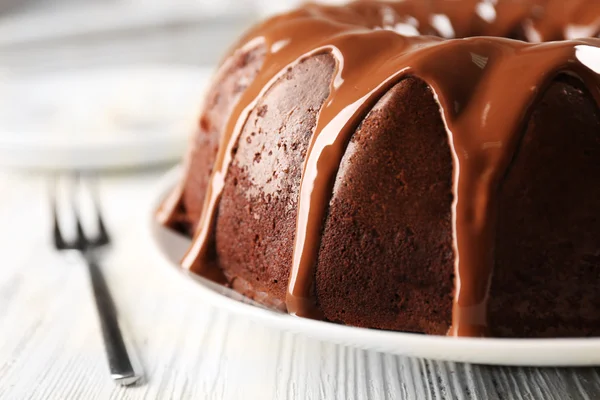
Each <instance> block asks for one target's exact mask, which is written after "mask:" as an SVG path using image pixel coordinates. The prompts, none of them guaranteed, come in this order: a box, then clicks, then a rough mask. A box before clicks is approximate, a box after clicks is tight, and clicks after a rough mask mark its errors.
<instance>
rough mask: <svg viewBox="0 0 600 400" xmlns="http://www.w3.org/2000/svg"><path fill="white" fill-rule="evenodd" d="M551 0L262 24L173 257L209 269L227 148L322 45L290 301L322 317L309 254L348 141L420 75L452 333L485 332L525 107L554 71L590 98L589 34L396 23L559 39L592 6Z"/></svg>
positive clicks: (306, 12)
mask: <svg viewBox="0 0 600 400" xmlns="http://www.w3.org/2000/svg"><path fill="white" fill-rule="evenodd" d="M557 1H558V0H548V1H547V2H542V1H523V2H522V3H521V4H519V5H514V2H513V1H504V2H503V1H499V2H498V4H496V5H495V6H494V5H493V4H492V3H487V2H476V1H472V0H469V1H466V0H465V1H462V2H460V3H458V4H457V2H451V4H452V7H450V5H449V3H450V2H445V1H443V0H433V1H430V2H424V1H407V2H402V3H391V2H380V1H369V2H366V1H365V2H356V3H352V4H350V5H349V6H346V7H325V6H316V5H310V4H309V5H307V6H305V7H304V8H301V9H299V10H297V11H295V12H292V13H289V14H286V15H283V16H279V17H276V18H274V19H271V20H269V21H267V22H266V23H264V24H263V25H261V26H259V27H258V28H257V29H256V30H255V31H253V32H251V33H250V34H249V35H248V36H247V37H246V38H245V39H244V45H243V46H242V50H241V51H244V48H249V47H252V46H255V45H256V43H257V42H260V43H262V44H264V45H265V46H266V48H267V49H270V52H269V53H268V54H267V57H266V59H265V62H264V67H263V68H262V70H261V71H260V73H259V74H258V76H257V78H256V79H255V80H254V82H253V83H252V84H251V85H250V87H249V88H248V89H247V90H246V92H245V93H244V94H243V96H242V98H241V100H240V102H239V104H238V105H237V107H236V109H235V110H234V112H233V114H232V116H231V118H230V120H229V123H228V126H227V127H226V130H225V132H224V135H223V140H222V142H221V146H220V148H219V152H218V154H217V160H216V163H215V166H214V172H213V174H212V176H211V180H210V184H209V188H208V191H207V195H206V199H205V203H204V207H203V213H202V217H201V220H200V223H199V225H198V230H197V232H196V235H195V237H194V241H193V245H192V247H191V249H190V250H189V252H188V254H187V255H186V256H185V257H184V259H183V261H182V265H183V267H185V268H188V269H191V270H193V271H195V272H197V273H200V274H208V273H211V272H214V271H211V269H214V268H217V267H216V266H215V263H214V262H210V261H211V254H213V250H212V248H213V246H214V239H213V238H214V227H215V219H216V213H217V209H218V204H219V200H220V196H221V193H222V190H223V185H224V181H225V179H224V178H225V175H226V174H227V170H228V168H229V165H230V164H231V162H232V157H233V155H232V150H233V148H234V146H235V144H236V143H237V140H238V137H239V135H240V132H241V131H242V128H243V126H244V124H245V123H246V120H247V118H248V115H249V113H250V112H251V110H252V109H253V108H254V106H255V104H256V102H257V100H258V99H260V98H261V96H262V95H263V94H264V93H265V92H266V90H268V89H269V88H270V86H271V85H272V84H273V83H274V82H275V81H276V80H277V79H278V78H279V77H280V76H281V75H282V74H283V73H284V72H285V71H286V70H287V69H288V68H289V67H290V66H291V65H294V64H295V63H298V62H300V61H302V60H303V59H306V58H307V57H311V56H313V55H316V54H321V53H325V52H327V53H331V54H332V55H333V56H334V57H335V59H336V60H337V70H336V73H335V78H334V80H333V81H332V82H331V90H330V95H329V97H328V99H327V100H326V101H325V104H324V106H323V108H322V109H321V111H320V114H319V118H318V122H317V126H316V128H315V131H314V133H313V136H312V138H311V142H310V146H309V151H308V154H307V155H306V159H305V165H304V172H303V176H302V183H301V187H300V196H299V204H298V219H297V228H296V241H295V245H294V258H293V265H292V267H291V271H290V283H289V290H288V295H287V299H286V303H287V308H288V311H289V312H290V313H293V314H297V315H301V316H308V317H316V318H318V317H320V316H321V313H320V312H319V309H318V306H317V301H316V298H315V295H314V282H313V280H314V275H315V264H316V259H317V255H318V254H317V253H318V249H319V243H320V235H321V230H322V225H323V220H324V218H325V214H326V210H327V205H328V203H329V200H330V197H331V192H332V185H333V182H334V179H335V175H336V173H337V170H338V167H339V164H340V161H341V158H342V156H343V154H344V152H345V148H346V145H347V143H348V141H349V140H350V137H351V135H352V134H353V132H354V131H355V129H356V127H357V126H358V124H359V123H360V121H361V120H362V119H363V118H364V116H365V115H366V114H367V113H368V112H369V110H370V109H371V108H372V107H373V105H374V104H375V103H376V102H377V100H379V98H381V96H382V95H383V94H385V92H386V91H387V90H388V89H389V88H391V87H392V86H393V85H394V84H396V83H397V82H398V81H399V80H401V79H403V78H404V77H407V76H417V77H419V78H420V79H422V80H423V81H425V82H426V83H427V84H428V85H429V86H430V87H431V89H432V90H433V92H434V94H435V96H436V99H437V101H438V102H439V105H440V111H441V115H442V117H443V119H444V121H445V124H446V128H447V132H448V140H449V143H450V148H451V151H452V156H453V159H454V188H453V189H454V203H453V210H452V211H453V234H454V250H455V272H456V293H455V299H454V307H453V326H452V328H451V331H450V332H449V334H451V335H456V336H481V335H485V334H486V328H487V316H486V311H487V310H486V309H487V305H486V302H487V297H488V291H489V285H490V281H491V277H492V273H493V266H494V248H493V247H494V239H495V225H496V197H497V196H496V193H497V191H498V189H499V186H500V185H501V181H502V178H503V176H504V175H505V173H506V171H507V168H508V166H509V164H510V162H511V160H512V158H513V156H514V152H515V149H516V148H517V147H518V144H519V141H520V139H521V130H522V128H523V126H524V124H525V122H526V121H527V118H528V113H529V110H531V107H532V105H533V104H534V103H535V101H536V99H537V98H538V97H539V96H540V95H541V94H542V93H543V91H544V89H545V87H546V86H547V85H548V84H549V83H550V82H551V81H552V79H553V78H554V77H555V76H556V75H557V74H559V73H561V72H568V73H571V74H573V75H576V76H578V77H579V78H580V79H582V80H583V81H584V83H585V84H586V86H587V87H588V89H589V90H590V92H591V93H592V94H593V95H594V97H595V98H596V100H597V101H599V102H600V78H599V76H598V75H597V72H600V49H599V48H598V47H600V41H599V40H595V39H585V40H578V41H567V42H555V43H546V44H537V45H534V44H527V43H524V42H520V41H514V40H509V39H502V38H491V37H474V38H469V39H455V40H442V39H440V38H436V37H432V36H415V37H409V36H403V35H401V34H399V33H398V32H408V31H410V29H411V28H412V29H413V30H414V31H416V33H419V32H421V33H426V34H436V35H438V36H443V37H463V36H469V35H472V34H473V33H477V34H486V33H488V32H490V33H492V34H494V35H509V34H510V33H511V32H513V31H514V30H515V26H516V24H517V23H522V26H523V27H529V28H530V32H529V33H530V34H531V32H533V31H532V30H531V29H533V28H535V32H536V34H537V35H538V38H540V39H541V40H545V39H547V38H554V37H556V36H557V35H558V36H560V35H562V36H561V38H562V37H565V36H566V32H567V31H568V30H567V29H566V28H567V27H568V26H569V25H570V24H572V23H577V21H580V20H579V19H578V18H579V16H580V15H581V13H582V10H585V9H586V7H590V5H589V4H588V2H584V1H577V2H576V3H577V4H576V5H574V6H573V7H572V8H570V10H571V11H569V12H568V13H563V14H561V15H556V16H555V18H539V17H538V16H537V13H539V11H540V10H542V11H543V10H544V8H541V9H540V8H536V7H539V6H540V5H543V4H545V5H546V6H547V7H548V8H547V10H551V9H552V7H557V4H559V3H558V2H557ZM459 4H460V7H458V5H459ZM510 4H513V5H512V6H511V5H510ZM561 4H562V3H561ZM488 6H489V7H488ZM482 7H483V8H482ZM485 7H488V8H487V11H486V9H485ZM490 7H491V8H490ZM532 27H533V28H532ZM392 29H393V30H392ZM525 31H526V33H527V30H525Z"/></svg>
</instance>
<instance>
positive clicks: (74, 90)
mask: <svg viewBox="0 0 600 400" xmlns="http://www.w3.org/2000/svg"><path fill="white" fill-rule="evenodd" d="M210 76H211V71H210V70H209V69H205V68H196V67H184V66H181V67H166V66H165V67H160V66H130V67H121V68H114V69H96V70H86V71H77V72H63V73H60V74H51V75H40V76H27V77H25V76H11V75H5V76H0V165H4V166H11V167H21V168H45V169H75V168H77V169H98V168H123V167H135V166H143V165H148V164H157V163H163V162H168V161H173V160H177V159H179V158H180V157H181V155H182V153H183V151H184V149H185V146H186V143H187V139H188V137H189V135H190V133H191V132H193V129H194V125H195V123H196V122H195V120H196V118H197V114H198V111H199V110H200V102H201V99H202V97H203V94H204V93H203V92H204V91H205V88H206V87H207V85H208V82H209V79H210Z"/></svg>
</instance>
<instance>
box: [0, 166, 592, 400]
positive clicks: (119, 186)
mask: <svg viewBox="0 0 600 400" xmlns="http://www.w3.org/2000/svg"><path fill="white" fill-rule="evenodd" d="M161 173H162V171H158V170H157V171H150V172H146V173H142V174H135V175H129V174H125V173H123V174H117V175H112V176H110V177H106V178H104V179H103V180H102V185H101V194H102V197H103V204H104V208H105V213H106V216H107V218H108V222H109V225H110V228H111V230H112V231H113V232H114V234H115V239H116V245H115V246H114V248H113V249H112V251H111V253H110V254H109V255H108V257H107V258H106V259H105V260H104V263H103V266H104V269H105V272H106V274H107V280H108V283H109V285H110V287H111V289H112V291H113V293H114V297H115V301H116V303H117V305H118V308H119V310H120V312H121V314H122V316H123V317H124V319H125V320H126V321H127V323H128V328H129V330H130V331H131V333H132V337H133V339H134V342H135V345H136V348H137V349H138V351H139V354H140V358H141V361H142V364H143V367H144V370H145V373H146V379H145V381H144V382H143V383H142V384H140V385H138V386H136V387H132V388H125V389H124V388H120V387H116V386H115V385H114V384H113V383H112V382H111V381H110V379H109V378H108V376H107V370H106V365H105V361H104V358H103V350H102V343H101V340H100V336H99V332H98V327H97V323H96V319H95V314H94V309H93V307H92V302H91V298H90V292H89V290H88V286H87V281H86V279H87V277H86V274H85V270H84V269H83V268H82V266H81V265H79V264H78V262H77V260H76V259H71V260H65V259H64V258H63V257H61V256H59V255H57V254H55V253H54V252H53V251H52V249H51V248H50V246H49V242H48V240H49V237H48V231H49V229H48V212H47V205H46V203H45V180H44V178H43V177H42V176H36V175H21V174H11V173H3V174H0V192H1V193H2V196H0V243H2V245H1V252H2V260H3V261H2V265H1V267H0V399H185V398H190V399H191V398H194V399H300V400H304V399H340V400H342V399H432V400H437V399H491V400H494V399H557V400H562V399H590V400H593V399H598V398H600V368H581V369H578V368H573V369H569V368H560V369H557V368H544V369H536V368H500V367H487V366H472V365H463V364H455V363H440V362H435V361H427V360H418V359H408V358H404V357H396V356H390V355H386V354H380V353H374V352H367V351H362V350H356V349H352V348H347V347H342V346H337V345H333V344H328V343H322V342H319V341H316V340H313V339H309V338H305V337H302V336H297V335H293V334H289V333H282V332H279V331H276V330H272V329H269V328H266V327H263V326H261V325H260V324H258V323H256V322H253V321H251V320H248V319H245V318H240V317H234V316H231V315H228V314H225V313H223V312H220V311H219V310H216V309H213V308H211V307H207V306H206V305H204V304H203V302H202V299H201V298H199V297H198V296H197V293H195V292H194V291H193V290H191V291H190V288H188V287H187V285H185V286H186V288H183V287H180V286H179V285H177V284H176V282H175V281H173V280H170V279H167V278H166V275H165V271H162V270H161V269H160V268H159V265H158V264H157V263H155V262H153V260H152V258H151V257H150V256H149V252H148V243H147V242H146V241H144V240H143V239H142V238H143V235H142V232H141V229H142V226H143V224H142V219H143V218H144V217H146V215H144V210H145V207H144V206H145V205H146V204H147V201H148V200H149V197H150V195H151V193H152V189H153V187H154V185H155V184H156V181H157V180H158V178H159V176H160V174H161ZM167 275H169V274H167ZM190 286H191V285H190Z"/></svg>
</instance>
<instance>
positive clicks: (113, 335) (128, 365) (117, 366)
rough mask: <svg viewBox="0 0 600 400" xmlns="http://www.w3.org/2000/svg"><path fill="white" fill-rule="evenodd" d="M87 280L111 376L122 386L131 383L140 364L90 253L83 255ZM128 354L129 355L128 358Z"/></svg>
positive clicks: (139, 373) (138, 374) (136, 379)
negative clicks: (94, 304) (126, 338)
mask: <svg viewBox="0 0 600 400" xmlns="http://www.w3.org/2000/svg"><path fill="white" fill-rule="evenodd" d="M84 258H85V261H86V263H87V266H88V270H89V274H90V281H91V284H92V288H93V291H94V300H95V303H96V309H97V311H98V318H99V320H100V327H101V329H102V338H103V339H104V349H105V351H106V357H107V359H108V366H109V369H110V375H111V377H112V379H113V380H114V381H115V382H116V383H118V384H120V385H123V386H127V385H131V384H133V383H135V382H136V381H138V380H139V379H140V378H141V376H142V375H141V372H139V364H138V363H137V359H135V358H134V354H133V348H132V346H127V344H129V343H131V342H126V340H125V337H124V336H123V334H122V331H121V328H120V327H119V319H118V315H117V310H116V308H115V305H114V303H113V300H112V298H111V296H110V292H109V290H108V286H107V285H106V281H105V279H104V276H103V275H102V271H101V270H100V266H99V265H98V263H97V262H96V260H94V259H93V258H92V257H91V256H87V255H86V256H85V257H84ZM130 356H131V357H130Z"/></svg>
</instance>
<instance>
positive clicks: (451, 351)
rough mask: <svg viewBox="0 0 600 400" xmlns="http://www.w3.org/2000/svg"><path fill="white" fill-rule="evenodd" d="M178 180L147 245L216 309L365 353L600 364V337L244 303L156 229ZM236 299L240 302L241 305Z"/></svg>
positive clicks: (174, 175)
mask: <svg viewBox="0 0 600 400" xmlns="http://www.w3.org/2000/svg"><path fill="white" fill-rule="evenodd" d="M180 176H181V169H180V168H177V169H175V170H173V171H171V172H170V173H169V174H167V176H165V178H164V179H163V180H162V182H161V183H160V184H159V185H158V188H157V190H156V193H155V195H154V198H153V199H152V204H151V208H150V209H149V212H148V216H147V217H148V225H147V227H146V230H147V234H148V235H149V241H150V243H149V246H150V247H151V248H152V249H153V251H154V254H155V256H156V257H155V259H156V264H157V265H158V266H159V267H160V268H162V269H163V270H165V271H168V272H169V275H170V277H171V278H172V279H175V280H177V281H178V282H179V284H181V285H193V290H196V291H197V292H198V293H200V294H201V295H203V296H204V298H205V299H206V300H207V301H209V302H210V303H212V304H213V305H214V306H215V307H218V308H220V309H222V310H226V311H229V312H232V313H236V314H240V315H243V316H246V317H249V318H251V319H253V320H255V321H260V322H262V323H264V324H265V325H268V326H271V327H273V328H277V329H281V330H285V331H291V332H294V333H299V334H305V335H307V336H310V337H313V338H316V339H320V340H323V341H327V342H333V343H337V344H342V345H347V346H353V347H358V348H362V349H367V350H375V351H379V352H385V353H391V354H397V355H405V356H411V357H420V358H429V359H437V360H446V361H457V362H468V363H476V364H495V365H512V366H517V365H520V366H557V367H558V366H590V365H600V338H593V339H479V338H476V339H474V338H452V337H445V336H428V335H418V334H412V333H402V332H391V331H380V330H374V329H364V328H355V327H350V326H343V325H337V324H333V323H330V322H321V321H313V320H310V319H304V318H298V317H292V316H290V315H287V314H280V313H277V312H274V311H271V310H267V309H265V308H263V307H261V306H259V305H257V304H256V303H254V302H252V301H251V300H249V299H246V298H244V297H243V296H241V295H239V294H237V293H236V292H233V291H231V290H229V289H225V288H223V287H221V286H219V285H216V284H214V283H212V282H210V281H208V280H206V279H204V278H202V277H199V276H197V275H194V274H191V273H188V272H186V271H184V270H183V269H181V268H180V267H179V265H178V261H179V260H180V259H181V256H182V255H183V254H184V252H185V251H186V249H187V247H188V246H189V244H190V240H189V239H188V238H186V237H183V236H181V235H178V234H176V233H173V232H172V231H170V230H168V229H165V228H164V227H162V226H161V225H159V224H158V223H157V222H156V220H155V218H154V211H155V210H156V207H158V205H159V204H160V201H161V200H162V199H163V198H165V196H166V195H167V194H168V193H169V191H170V190H171V188H173V187H174V186H175V184H176V182H177V181H178V179H179V178H180ZM240 300H241V301H240Z"/></svg>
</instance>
